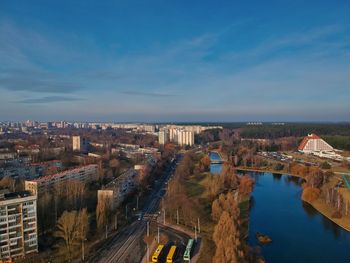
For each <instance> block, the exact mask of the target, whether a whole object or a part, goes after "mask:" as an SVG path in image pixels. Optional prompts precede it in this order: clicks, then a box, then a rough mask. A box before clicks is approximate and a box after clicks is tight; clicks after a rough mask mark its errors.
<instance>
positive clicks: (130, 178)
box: [97, 169, 138, 209]
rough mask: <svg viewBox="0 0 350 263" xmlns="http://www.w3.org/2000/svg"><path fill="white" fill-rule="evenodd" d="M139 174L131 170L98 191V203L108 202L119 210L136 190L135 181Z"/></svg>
mask: <svg viewBox="0 0 350 263" xmlns="http://www.w3.org/2000/svg"><path fill="white" fill-rule="evenodd" d="M137 175H138V173H137V172H136V171H135V170H134V169H129V170H127V171H126V172H124V173H123V174H121V175H120V176H119V177H117V178H116V179H114V180H113V181H111V182H110V183H109V184H107V185H106V186H105V187H104V188H103V189H101V190H98V191H97V202H98V203H100V202H108V203H109V205H110V206H111V208H112V209H115V208H117V207H118V206H119V205H120V204H121V203H122V202H123V201H124V200H125V198H126V197H127V195H128V194H130V193H131V192H132V190H134V189H135V179H136V176H137Z"/></svg>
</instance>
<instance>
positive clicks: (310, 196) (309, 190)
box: [301, 186, 321, 202]
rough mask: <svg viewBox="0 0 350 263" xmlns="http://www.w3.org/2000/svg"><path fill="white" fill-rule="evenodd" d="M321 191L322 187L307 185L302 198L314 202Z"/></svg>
mask: <svg viewBox="0 0 350 263" xmlns="http://www.w3.org/2000/svg"><path fill="white" fill-rule="evenodd" d="M320 193H321V190H320V189H318V188H313V187H310V186H307V187H305V188H304V190H303V194H302V195H301V198H302V200H304V201H306V202H312V201H315V200H316V199H318V197H319V196H320Z"/></svg>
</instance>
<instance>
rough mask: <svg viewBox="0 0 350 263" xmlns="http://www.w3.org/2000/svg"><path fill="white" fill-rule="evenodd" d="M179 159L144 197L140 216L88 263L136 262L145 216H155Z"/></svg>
mask: <svg viewBox="0 0 350 263" xmlns="http://www.w3.org/2000/svg"><path fill="white" fill-rule="evenodd" d="M178 159H179V158H176V159H174V160H173V161H172V162H171V164H170V165H169V166H168V168H167V169H166V170H165V171H164V172H163V174H162V175H161V177H160V178H159V180H158V182H157V183H156V185H155V187H154V189H153V191H152V193H151V194H150V195H149V196H148V197H146V198H147V200H146V202H145V204H146V205H145V206H144V208H143V209H142V211H141V215H145V216H141V217H139V218H138V219H134V221H133V222H131V223H130V224H129V225H127V226H126V227H124V228H123V229H122V230H121V231H120V232H118V233H117V234H116V236H115V237H113V238H112V239H111V240H109V242H107V243H106V244H105V245H104V246H103V247H102V248H101V249H100V250H99V251H97V252H96V253H95V255H94V256H92V257H91V258H90V259H89V260H88V262H91V263H92V262H93V263H95V262H99V263H112V262H113V263H114V262H123V263H124V262H136V259H135V257H137V255H135V251H137V247H138V246H139V244H140V241H141V240H142V237H143V235H144V233H145V231H146V227H147V220H148V218H147V215H150V214H156V213H157V212H158V210H159V204H160V201H161V198H162V197H163V195H164V193H165V191H164V188H165V186H166V184H167V182H168V180H169V178H170V177H171V175H172V174H173V172H174V171H175V168H176V165H177V162H178Z"/></svg>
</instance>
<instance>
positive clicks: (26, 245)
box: [0, 191, 38, 260]
mask: <svg viewBox="0 0 350 263" xmlns="http://www.w3.org/2000/svg"><path fill="white" fill-rule="evenodd" d="M36 202H37V197H36V196H35V195H32V194H31V193H30V192H28V191H23V192H15V193H8V191H7V192H4V191H1V192H0V259H1V260H6V259H10V258H11V259H12V258H17V257H25V256H26V255H27V254H30V253H33V252H38V234H37V213H36Z"/></svg>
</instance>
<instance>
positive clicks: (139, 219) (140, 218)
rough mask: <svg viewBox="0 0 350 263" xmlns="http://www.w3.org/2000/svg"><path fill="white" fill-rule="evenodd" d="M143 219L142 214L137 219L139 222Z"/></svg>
mask: <svg viewBox="0 0 350 263" xmlns="http://www.w3.org/2000/svg"><path fill="white" fill-rule="evenodd" d="M142 219H143V212H141V213H140V215H139V217H138V218H137V220H138V221H141V220H142Z"/></svg>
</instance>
